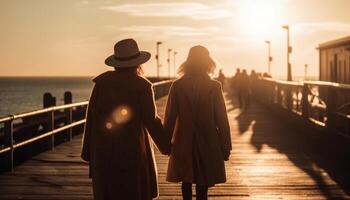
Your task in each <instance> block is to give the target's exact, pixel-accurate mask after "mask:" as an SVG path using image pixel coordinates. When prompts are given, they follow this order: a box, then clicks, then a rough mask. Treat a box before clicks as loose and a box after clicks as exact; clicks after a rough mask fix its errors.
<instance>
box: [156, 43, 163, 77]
mask: <svg viewBox="0 0 350 200" xmlns="http://www.w3.org/2000/svg"><path fill="white" fill-rule="evenodd" d="M161 44H162V42H160V41H158V42H157V54H156V60H157V78H159V68H160V63H159V46H160V45H161Z"/></svg>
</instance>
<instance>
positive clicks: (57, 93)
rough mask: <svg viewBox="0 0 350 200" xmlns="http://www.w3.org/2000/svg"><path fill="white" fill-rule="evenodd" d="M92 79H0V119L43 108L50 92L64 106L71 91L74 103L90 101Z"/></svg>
mask: <svg viewBox="0 0 350 200" xmlns="http://www.w3.org/2000/svg"><path fill="white" fill-rule="evenodd" d="M92 86H93V82H92V78H91V77H69V78H67V77H57V78H56V77H55V78H47V77H45V78H39V77H30V78H29V77H25V78H24V77H21V78H13V77H0V117H1V116H6V115H10V114H16V113H22V112H26V111H32V110H36V109H40V108H42V107H43V95H44V93H45V92H50V93H51V94H52V95H53V96H54V97H56V104H57V105H62V104H63V94H64V92H65V91H71V92H72V94H73V102H79V101H85V100H88V99H89V96H90V92H91V89H92Z"/></svg>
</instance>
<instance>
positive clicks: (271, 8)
mask: <svg viewBox="0 0 350 200" xmlns="http://www.w3.org/2000/svg"><path fill="white" fill-rule="evenodd" d="M238 20H239V23H240V24H241V25H242V27H244V29H245V30H246V31H247V32H249V33H251V34H254V35H261V36H266V35H270V34H271V33H273V32H274V31H275V30H276V29H277V28H278V27H279V26H280V24H281V22H280V21H281V20H280V16H279V15H278V6H277V5H276V4H274V3H272V2H271V3H266V2H256V1H254V2H253V1H242V2H241V3H240V5H239V17H238Z"/></svg>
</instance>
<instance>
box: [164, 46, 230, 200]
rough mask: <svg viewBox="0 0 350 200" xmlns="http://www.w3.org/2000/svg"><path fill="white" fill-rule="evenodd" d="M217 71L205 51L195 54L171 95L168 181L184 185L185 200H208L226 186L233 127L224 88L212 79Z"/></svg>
mask: <svg viewBox="0 0 350 200" xmlns="http://www.w3.org/2000/svg"><path fill="white" fill-rule="evenodd" d="M215 67H216V64H215V62H214V61H213V59H212V58H211V57H210V55H209V51H208V50H207V49H206V48H205V47H203V46H194V47H192V48H191V49H190V51H189V54H188V57H187V59H186V61H185V62H184V63H183V64H182V65H181V66H180V68H179V73H180V74H181V75H182V76H181V77H180V78H179V79H177V80H175V81H174V83H173V84H172V87H171V89H170V92H169V98H168V102H167V106H166V111H165V118H164V128H165V130H166V131H167V132H168V133H170V135H171V136H172V139H171V144H172V146H171V154H170V159H169V165H168V173H167V181H169V182H182V187H181V188H182V195H183V199H184V200H188V199H191V198H192V184H196V196H197V199H199V200H205V199H207V195H208V194H207V193H208V187H212V186H214V185H215V184H218V183H223V182H226V173H225V165H224V161H225V160H228V159H229V155H230V151H231V149H232V147H231V136H230V127H229V123H228V118H227V113H226V107H225V101H224V98H223V94H222V88H221V84H220V82H218V81H215V80H213V79H212V78H211V77H210V76H209V75H210V74H212V73H213V71H214V69H215Z"/></svg>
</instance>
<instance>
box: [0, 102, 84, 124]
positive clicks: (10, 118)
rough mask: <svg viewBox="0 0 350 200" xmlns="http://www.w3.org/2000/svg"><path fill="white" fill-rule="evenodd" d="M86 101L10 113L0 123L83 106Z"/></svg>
mask: <svg viewBox="0 0 350 200" xmlns="http://www.w3.org/2000/svg"><path fill="white" fill-rule="evenodd" d="M88 103H89V101H83V102H77V103H71V104H65V105H60V106H52V107H49V108H43V109H39V110H34V111H29V112H24V113H19V114H15V115H10V116H6V117H3V118H0V123H4V122H6V121H10V120H16V119H20V118H24V117H30V116H33V115H38V114H43V113H48V112H52V111H57V110H62V109H67V108H73V107H78V106H85V105H87V104H88Z"/></svg>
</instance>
